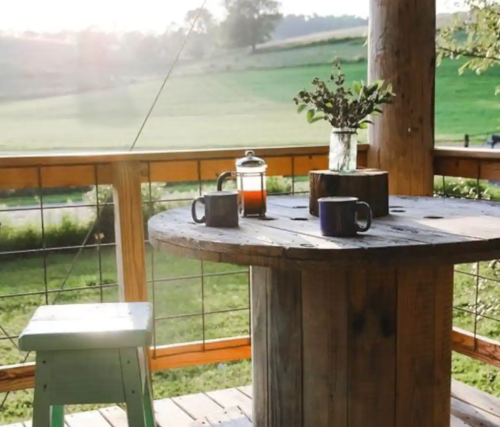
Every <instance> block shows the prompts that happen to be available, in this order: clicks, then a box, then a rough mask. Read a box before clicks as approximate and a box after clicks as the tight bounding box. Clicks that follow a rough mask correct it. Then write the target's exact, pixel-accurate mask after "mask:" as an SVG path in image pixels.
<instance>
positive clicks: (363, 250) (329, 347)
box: [149, 197, 500, 427]
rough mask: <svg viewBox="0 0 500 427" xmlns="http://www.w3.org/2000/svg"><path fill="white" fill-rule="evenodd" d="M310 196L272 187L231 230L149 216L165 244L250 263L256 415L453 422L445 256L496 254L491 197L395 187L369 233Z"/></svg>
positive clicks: (288, 425) (348, 424)
mask: <svg viewBox="0 0 500 427" xmlns="http://www.w3.org/2000/svg"><path fill="white" fill-rule="evenodd" d="M308 206H309V201H308V199H306V198H297V197H270V198H269V201H268V216H269V217H271V218H272V219H269V220H260V219H256V218H255V219H251V218H243V219H241V222H240V227H239V228H238V229H215V228H207V227H205V226H200V225H195V224H194V223H193V222H192V220H191V215H190V213H189V212H188V210H187V209H174V210H171V211H168V212H165V213H161V214H159V215H156V216H155V217H153V218H152V219H151V220H150V222H149V236H150V241H151V242H152V243H153V245H154V246H155V247H156V248H158V249H160V250H164V251H167V252H169V253H171V254H176V255H182V256H187V257H192V258H197V259H201V260H207V261H214V262H224V263H234V264H241V265H251V266H252V284H251V287H252V288H251V290H252V297H251V300H252V301H251V304H252V361H253V387H254V415H253V421H254V425H255V426H256V427H292V426H298V427H366V426H370V427H394V426H396V427H423V426H425V427H448V426H449V425H450V393H451V390H450V388H451V387H450V375H451V330H452V300H453V266H454V264H456V263H464V262H473V261H480V260H490V259H495V258H496V257H500V208H499V206H498V205H495V204H493V203H491V204H490V203H487V202H474V201H455V200H449V199H447V200H444V199H434V198H402V197H397V198H396V197H392V198H391V200H390V206H391V209H390V212H391V213H390V215H389V216H387V217H385V218H382V219H376V220H375V221H374V225H373V227H372V229H371V230H370V231H369V232H368V233H367V234H366V235H360V236H359V237H355V238H326V237H322V236H321V234H320V232H319V223H318V221H319V220H318V218H316V217H313V216H310V215H309V213H308Z"/></svg>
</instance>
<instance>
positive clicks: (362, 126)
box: [359, 123, 368, 129]
mask: <svg viewBox="0 0 500 427" xmlns="http://www.w3.org/2000/svg"><path fill="white" fill-rule="evenodd" d="M359 128H360V129H367V128H368V125H367V124H366V123H360V124H359Z"/></svg>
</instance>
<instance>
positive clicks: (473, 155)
mask: <svg viewBox="0 0 500 427" xmlns="http://www.w3.org/2000/svg"><path fill="white" fill-rule="evenodd" d="M368 148H369V147H368V146H367V145H360V146H359V156H358V158H359V166H361V167H364V166H366V162H367V151H368ZM258 153H259V156H262V157H264V158H265V159H266V161H267V163H268V165H269V169H268V175H269V176H279V177H285V179H286V186H285V188H284V189H282V190H280V191H285V192H289V193H298V192H302V191H304V192H306V191H307V182H306V181H305V180H304V179H303V178H301V177H304V176H306V175H307V173H308V171H309V170H312V169H324V168H326V167H327V153H328V147H326V146H314V147H286V148H263V149H259V150H258ZM241 154H242V150H204V151H189V152H140V153H109V154H78V155H51V156H22V157H3V158H0V191H1V190H10V189H22V188H32V189H37V191H38V192H39V195H40V196H39V203H38V205H37V206H27V207H21V208H19V207H18V208H9V209H5V211H4V214H7V212H9V213H10V214H12V215H16V216H19V215H23V214H26V213H27V212H32V211H33V212H37V214H38V215H39V223H40V230H41V234H40V245H39V247H37V248H35V249H30V250H29V251H27V250H18V251H16V250H12V251H5V250H2V247H1V246H0V279H1V270H2V267H1V265H2V261H3V260H2V258H4V259H7V258H8V259H13V258H20V257H27V256H31V257H32V256H34V255H38V257H39V258H40V269H41V272H42V273H43V274H42V280H41V282H40V283H41V289H40V290H39V291H37V292H16V290H15V288H16V286H14V285H15V284H12V286H9V289H11V291H10V292H9V293H2V291H1V290H0V293H2V294H1V295H0V303H1V301H2V300H8V299H9V298H11V299H12V298H20V299H22V298H32V299H33V298H34V300H30V304H32V305H33V306H36V304H37V303H39V304H47V303H54V302H57V300H58V298H59V296H60V295H63V294H64V295H69V294H71V293H73V292H74V293H77V292H79V293H82V292H88V293H89V295H91V297H89V298H91V299H92V300H97V301H110V300H113V299H118V294H119V295H120V297H121V299H123V300H126V301H145V300H150V301H152V302H153V304H154V305H155V307H156V308H155V341H154V345H153V347H152V349H151V352H150V358H151V367H152V369H153V370H163V369H170V368H175V367H185V366H191V365H201V364H209V363H221V362H227V361H233V360H239V359H245V358H250V348H251V342H250V338H249V322H248V319H249V316H250V307H249V298H248V292H249V288H248V286H249V285H248V270H247V269H245V268H240V267H237V268H236V267H229V266H227V268H224V269H218V268H216V267H214V266H212V265H209V264H207V263H202V262H199V261H196V262H194V261H193V262H192V263H191V264H190V265H189V267H188V268H187V269H188V270H189V274H186V272H185V270H183V271H181V272H179V271H178V269H176V261H172V260H168V259H167V258H166V257H165V255H163V254H160V253H155V252H154V251H153V250H151V248H149V246H148V243H147V239H146V236H145V229H144V228H143V227H138V226H135V227H134V226H132V224H142V223H143V222H144V220H145V216H146V217H147V216H149V215H150V214H153V213H154V212H155V211H156V209H157V208H158V205H161V204H162V203H166V204H168V205H169V206H174V205H182V204H184V203H188V202H189V201H190V200H191V199H192V198H193V195H195V194H199V193H201V192H202V191H204V190H205V189H207V188H209V187H210V186H211V185H213V182H214V181H215V180H216V179H217V176H218V173H220V172H221V171H225V170H232V168H233V167H234V159H235V158H237V157H240V156H241ZM434 171H435V175H436V176H439V177H442V178H439V179H443V180H444V181H446V180H449V179H453V177H460V178H468V179H472V180H474V182H476V183H477V186H478V188H479V187H480V185H481V182H482V180H490V181H495V180H498V181H500V153H498V152H495V151H493V150H473V149H446V148H436V149H435V151H434ZM155 183H168V185H170V186H172V185H173V186H174V187H172V188H174V189H176V188H183V187H185V189H187V191H179V192H178V193H175V194H170V195H169V196H168V197H167V198H162V197H160V198H158V197H156V196H155V197H153V193H154V189H153V185H154V184H155ZM69 186H76V187H82V186H93V187H95V197H94V198H93V201H92V202H89V203H80V204H74V205H69V208H71V209H79V208H85V209H87V211H91V212H92V215H93V217H95V218H97V221H96V222H97V223H99V220H100V219H102V218H101V217H103V216H104V213H107V211H106V210H112V211H113V212H114V225H115V231H114V236H113V237H112V238H110V237H109V236H106V235H104V234H105V233H104V232H103V231H102V230H101V228H100V227H99V225H98V224H97V225H95V226H94V227H92V228H90V230H91V231H90V232H88V233H86V235H85V238H86V240H87V241H86V243H85V245H81V244H76V245H73V246H57V242H56V243H54V242H49V241H48V239H47V227H48V226H49V224H48V223H47V221H46V217H47V215H48V213H49V212H50V211H51V210H52V209H66V208H68V206H67V205H65V206H64V207H61V206H59V207H57V206H56V207H54V206H47V204H46V203H44V196H43V194H44V193H43V191H42V190H44V189H48V188H55V187H69ZM108 186H112V189H113V194H112V196H109V197H108V194H107V192H108V191H109V190H108ZM446 188H447V187H446V185H444V186H443V189H446ZM477 194H479V197H481V194H482V193H481V190H480V188H479V190H478V192H477ZM443 195H444V196H450V194H446V192H444V194H443ZM1 203H2V202H1V200H0V205H1ZM499 208H500V205H499ZM14 212H15V213H14ZM0 214H2V211H1V210H0ZM107 232H108V233H109V230H108V231H107ZM143 242H146V244H144V243H143ZM0 245H1V241H0ZM113 250H114V251H116V254H117V256H116V264H113V265H111V266H110V265H108V264H109V263H110V258H109V251H113ZM87 252H91V255H92V257H93V258H95V262H96V264H95V265H96V269H97V272H98V273H97V280H96V282H97V283H95V284H94V285H93V286H91V287H90V289H88V286H84V285H82V286H78V285H74V284H73V285H71V286H67V283H68V277H70V275H71V273H73V272H74V271H76V270H77V269H78V259H77V257H78V256H79V255H80V256H85V254H86V253H87ZM58 253H70V254H71V255H72V256H71V258H72V259H76V261H75V262H73V261H71V262H70V263H69V264H68V265H65V269H64V271H63V273H62V274H61V275H60V276H61V277H59V278H58V279H57V280H55V282H57V286H56V285H55V284H54V280H51V276H50V266H51V262H52V260H51V258H52V257H53V254H58ZM82 253H83V255H82ZM177 264H178V263H177ZM163 265H166V267H162V266H163ZM471 268H472V270H471V269H470V268H469V269H464V268H462V267H458V268H457V274H463V275H469V276H470V277H471V278H472V279H471V280H473V281H474V286H475V287H476V293H475V300H474V301H472V303H471V304H470V306H467V307H465V308H464V307H456V310H462V312H466V313H468V314H469V315H470V316H471V319H472V321H471V322H470V323H469V324H467V325H466V326H467V329H468V331H465V330H462V329H458V328H457V329H455V330H454V332H453V337H452V338H453V348H454V350H455V351H457V352H460V353H463V354H465V355H467V356H470V357H473V358H476V359H478V360H482V361H485V362H487V363H490V364H492V365H496V366H500V343H499V342H497V341H494V340H493V339H491V337H483V336H481V334H480V332H481V331H480V328H479V327H478V325H479V323H480V319H483V318H485V317H484V316H485V314H484V313H483V312H480V310H478V306H479V302H480V301H479V300H480V292H481V286H482V285H484V283H483V282H484V281H485V280H486V281H488V286H490V285H491V286H495V285H498V284H500V281H499V280H497V278H495V277H489V276H488V277H486V276H483V272H482V265H481V264H478V265H477V267H476V269H475V270H474V268H473V267H471ZM111 270H114V271H115V274H114V275H113V274H110V275H109V276H110V277H111V279H110V278H108V277H107V274H108V273H109V272H110V271H111ZM228 278H230V279H228ZM227 280H231V281H232V282H234V284H236V285H235V286H236V288H237V289H236V290H235V292H236V293H237V295H238V297H237V298H236V301H235V302H234V303H231V304H229V305H228V306H227V307H221V306H219V305H218V304H217V298H216V297H214V296H215V295H218V292H222V291H221V290H220V289H217V286H219V285H220V283H224V281H226V283H227ZM0 281H1V280H0ZM167 284H168V286H170V285H172V284H173V285H172V286H173V290H172V292H174V293H175V292H189V290H191V292H193V295H195V297H194V298H193V300H194V301H196V302H197V303H198V302H199V307H195V308H193V306H192V305H191V306H190V307H189V309H187V312H182V311H179V309H178V308H177V307H170V308H169V309H168V310H164V309H163V308H160V309H159V307H158V305H157V303H158V301H160V300H161V301H165V300H167V299H168V298H170V296H171V294H168V293H166V292H165V289H164V288H165V287H166V286H167ZM221 286H223V285H221ZM12 288H13V290H12ZM499 294H500V293H499ZM79 295H80V294H79ZM36 298H38V299H36ZM61 298H62V300H64V297H61ZM499 298H500V297H499ZM174 300H175V298H174ZM59 301H61V300H59ZM490 314H491V313H490ZM486 316H487V318H488V321H499V324H500V316H499V317H498V319H497V318H496V317H495V316H492V315H489V314H487V315H486ZM213 319H216V321H214V320H213ZM165 325H170V326H168V327H166V326H165ZM221 325H222V326H221ZM175 328H178V329H179V330H186V331H188V332H189V334H191V332H190V331H195V332H196V333H193V334H191V335H189V334H187V335H189V336H196V339H189V340H188V342H185V341H184V340H183V339H182V336H181V335H176V334H175V333H172V331H173V330H175ZM0 331H2V333H3V335H4V336H3V337H0V339H1V340H3V342H4V343H6V344H5V345H7V344H9V345H11V346H15V344H16V337H17V333H18V332H19V331H17V330H16V331H9V330H8V328H5V327H3V326H2V325H1V324H0ZM169 331H170V332H169ZM0 342H1V341H0ZM22 360H23V361H25V362H26V363H21V364H15V365H9V366H3V367H1V368H0V392H5V391H10V390H20V389H25V388H30V387H32V386H33V380H34V364H33V363H30V359H29V358H23V359H22Z"/></svg>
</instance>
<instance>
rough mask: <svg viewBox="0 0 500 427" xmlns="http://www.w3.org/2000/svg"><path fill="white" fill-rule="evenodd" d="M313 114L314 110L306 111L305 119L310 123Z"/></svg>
mask: <svg viewBox="0 0 500 427" xmlns="http://www.w3.org/2000/svg"><path fill="white" fill-rule="evenodd" d="M314 114H316V113H315V111H314V110H308V111H307V121H308V122H309V123H312V121H313V119H314Z"/></svg>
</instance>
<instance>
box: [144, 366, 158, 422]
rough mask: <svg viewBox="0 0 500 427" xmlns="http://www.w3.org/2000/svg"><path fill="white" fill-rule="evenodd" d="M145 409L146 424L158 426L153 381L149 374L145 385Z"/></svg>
mask: <svg viewBox="0 0 500 427" xmlns="http://www.w3.org/2000/svg"><path fill="white" fill-rule="evenodd" d="M143 401H144V411H145V416H146V426H147V427H156V422H155V415H154V408H153V397H152V392H151V381H150V376H149V374H148V375H147V378H146V384H145V385H144V396H143Z"/></svg>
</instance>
